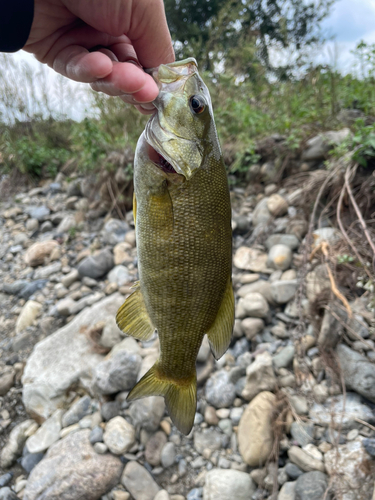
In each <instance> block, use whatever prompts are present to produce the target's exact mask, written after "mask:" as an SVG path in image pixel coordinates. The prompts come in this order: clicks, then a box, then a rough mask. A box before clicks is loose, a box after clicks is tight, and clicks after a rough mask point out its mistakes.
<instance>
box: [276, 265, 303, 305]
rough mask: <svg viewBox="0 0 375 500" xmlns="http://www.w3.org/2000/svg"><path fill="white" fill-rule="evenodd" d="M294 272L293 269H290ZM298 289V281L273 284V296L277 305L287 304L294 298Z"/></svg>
mask: <svg viewBox="0 0 375 500" xmlns="http://www.w3.org/2000/svg"><path fill="white" fill-rule="evenodd" d="M290 271H292V269H290ZM297 288H298V280H296V279H293V280H280V281H274V282H273V283H272V284H271V294H272V298H273V300H274V301H275V302H276V303H277V304H286V303H287V302H289V301H290V300H292V298H293V297H294V295H295V293H296V291H297Z"/></svg>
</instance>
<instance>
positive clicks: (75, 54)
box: [23, 0, 174, 114]
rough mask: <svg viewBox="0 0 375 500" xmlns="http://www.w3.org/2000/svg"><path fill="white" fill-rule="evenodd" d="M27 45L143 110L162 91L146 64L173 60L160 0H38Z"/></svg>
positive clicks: (42, 58)
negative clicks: (146, 70) (148, 71)
mask: <svg viewBox="0 0 375 500" xmlns="http://www.w3.org/2000/svg"><path fill="white" fill-rule="evenodd" d="M23 49H24V50H26V51H27V52H30V53H32V54H34V55H35V57H36V58H37V59H38V61H40V62H42V63H45V64H48V66H50V67H51V68H53V69H54V70H55V71H56V72H57V73H60V74H62V75H64V76H66V77H67V78H70V79H71V80H74V81H77V82H84V83H89V84H90V85H91V87H92V88H93V89H94V90H97V91H99V92H104V93H106V94H108V95H110V96H119V97H120V98H121V99H122V100H123V101H125V102H128V103H130V104H134V105H135V106H136V107H137V108H138V109H139V111H141V113H145V114H147V113H153V111H154V110H155V108H154V106H153V105H152V104H151V102H152V101H153V100H154V99H155V98H156V97H157V95H158V93H159V91H158V87H157V85H156V83H155V82H154V80H153V79H152V77H151V76H150V75H148V74H147V73H145V72H144V71H143V68H153V67H156V66H159V65H160V64H166V63H170V62H173V61H174V52H173V47H172V42H171V37H170V34H169V30H168V26H167V21H166V18H165V13H164V4H163V1H162V0H35V10H34V21H33V24H32V27H31V31H30V35H29V38H28V40H27V43H26V45H25V46H24V48H23ZM93 49H94V50H93Z"/></svg>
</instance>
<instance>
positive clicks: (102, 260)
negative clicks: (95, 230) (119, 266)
mask: <svg viewBox="0 0 375 500" xmlns="http://www.w3.org/2000/svg"><path fill="white" fill-rule="evenodd" d="M113 266H114V262H113V255H112V252H111V251H110V250H102V251H101V252H99V253H97V254H96V255H90V256H89V257H86V258H85V259H84V260H82V261H81V262H80V263H79V264H78V272H79V274H80V276H86V277H89V278H93V279H97V278H101V277H102V276H104V275H105V274H107V273H108V271H110V270H111V269H112V268H113ZM88 286H89V285H88Z"/></svg>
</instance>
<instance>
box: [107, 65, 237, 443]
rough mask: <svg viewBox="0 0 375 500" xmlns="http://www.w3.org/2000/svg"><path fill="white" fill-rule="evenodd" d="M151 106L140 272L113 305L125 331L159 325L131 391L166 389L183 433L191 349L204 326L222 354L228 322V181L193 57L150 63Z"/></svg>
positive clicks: (190, 393)
mask: <svg viewBox="0 0 375 500" xmlns="http://www.w3.org/2000/svg"><path fill="white" fill-rule="evenodd" d="M152 76H153V77H154V79H155V81H156V82H157V83H158V86H159V89H160V92H159V96H158V97H157V98H156V100H155V101H154V104H155V107H156V110H157V111H156V113H155V114H154V115H153V116H152V117H151V118H150V120H149V121H148V123H147V125H146V128H145V131H144V132H143V133H142V135H141V137H140V138H139V141H138V144H137V149H136V154H135V161H134V206H133V212H134V219H135V226H136V240H137V248H138V271H139V282H138V283H137V286H136V290H135V292H133V293H132V294H131V295H130V296H129V297H128V298H127V299H126V301H125V303H124V304H123V306H122V307H121V308H120V309H119V311H118V313H117V317H116V319H117V324H118V326H119V328H120V329H121V330H123V331H124V332H125V333H127V334H128V335H132V336H133V337H135V338H137V339H140V340H147V339H149V338H150V337H151V336H152V334H153V333H154V331H155V330H157V332H158V335H159V341H160V357H159V359H158V361H157V362H156V363H155V365H154V366H153V367H152V368H151V369H150V370H149V371H148V372H147V373H146V374H145V375H144V376H143V378H141V380H140V381H139V382H138V383H137V385H136V386H135V387H134V388H133V389H132V390H131V392H130V393H129V395H128V400H129V401H132V400H134V399H138V398H142V397H146V396H164V399H165V403H166V406H167V409H168V412H169V415H170V417H171V419H172V421H173V423H174V424H175V425H176V427H177V428H178V429H179V430H180V431H181V432H183V433H184V434H188V433H189V432H190V430H191V428H192V426H193V423H194V416H195V411H196V404H197V389H196V368H195V364H196V358H197V354H198V351H199V348H200V346H201V343H202V340H203V337H204V335H205V334H207V337H208V340H209V343H210V347H211V350H212V353H213V355H214V357H215V358H216V359H219V358H220V357H221V356H222V355H223V354H224V353H225V351H226V350H227V348H228V346H229V344H230V341H231V336H232V330H233V323H234V296H233V289H232V281H231V269H232V230H231V207H230V198H229V189H228V182H227V176H226V172H225V167H224V162H223V159H222V154H221V149H220V145H219V140H218V137H217V133H216V128H215V122H214V117H213V112H212V104H211V98H210V94H209V91H208V89H207V87H206V85H205V84H204V82H203V80H202V79H201V77H200V76H199V74H198V68H197V63H196V61H195V60H194V59H192V58H190V59H186V60H184V61H178V62H175V63H171V64H166V65H161V66H159V67H158V68H156V69H154V70H152Z"/></svg>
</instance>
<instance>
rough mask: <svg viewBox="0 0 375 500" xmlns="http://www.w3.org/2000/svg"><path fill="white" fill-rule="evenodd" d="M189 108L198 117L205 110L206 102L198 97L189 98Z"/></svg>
mask: <svg viewBox="0 0 375 500" xmlns="http://www.w3.org/2000/svg"><path fill="white" fill-rule="evenodd" d="M190 107H191V109H192V111H193V113H195V114H196V115H200V114H201V113H203V111H204V110H205V109H206V101H205V100H204V99H203V97H201V96H200V95H193V96H191V97H190Z"/></svg>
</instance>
